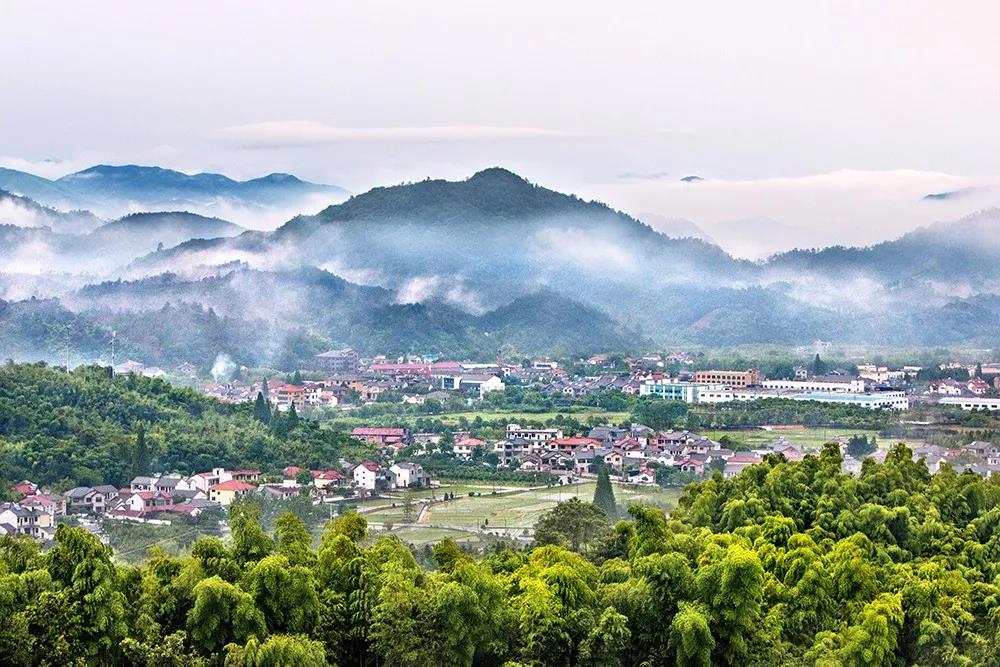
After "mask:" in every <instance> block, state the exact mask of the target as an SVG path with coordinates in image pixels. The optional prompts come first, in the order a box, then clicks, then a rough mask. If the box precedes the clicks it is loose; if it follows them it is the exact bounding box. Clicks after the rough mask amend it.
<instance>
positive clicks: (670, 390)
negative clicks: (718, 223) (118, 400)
mask: <svg viewBox="0 0 1000 667" xmlns="http://www.w3.org/2000/svg"><path fill="white" fill-rule="evenodd" d="M818 356H819V355H817V360H818ZM695 361H696V359H695V357H694V356H693V355H690V354H686V353H671V354H667V355H660V354H654V355H648V356H642V357H625V358H623V359H621V360H615V359H613V358H611V357H609V356H608V355H593V356H591V357H589V358H586V359H579V360H575V363H574V364H573V366H572V367H571V368H570V369H569V370H567V368H564V367H563V366H562V365H560V362H558V361H554V360H552V359H524V360H523V361H522V362H521V363H509V362H505V361H504V359H503V357H502V355H498V358H497V360H496V361H495V362H471V361H431V360H426V359H424V358H422V357H418V356H410V357H406V358H399V359H396V360H387V359H386V358H385V356H384V355H383V356H376V357H373V358H370V359H365V358H363V357H361V356H360V355H359V354H358V353H357V352H356V351H354V350H351V349H343V350H330V351H328V352H325V353H322V354H320V355H317V356H316V358H315V364H314V367H313V368H312V369H311V370H310V371H306V372H307V373H309V374H311V375H321V376H323V377H322V379H308V380H299V381H298V382H291V381H287V380H285V379H270V380H267V381H266V382H265V381H263V380H259V381H249V382H244V381H238V380H232V381H222V382H219V381H215V382H211V383H208V384H205V385H202V391H203V392H204V393H206V394H207V395H210V396H213V397H215V398H218V399H220V400H223V401H229V402H235V403H242V402H245V401H249V400H253V399H254V398H255V397H256V396H257V394H258V393H261V394H262V395H263V396H264V397H265V398H266V399H267V400H269V401H270V402H271V403H272V404H273V405H274V406H275V407H276V408H277V409H278V410H282V411H284V410H288V409H290V408H291V407H292V406H294V407H295V408H296V410H298V411H300V412H301V411H302V410H304V409H309V408H311V407H321V406H322V407H328V408H339V409H340V410H351V409H352V408H354V407H357V406H359V405H366V404H371V403H378V402H382V401H386V400H389V399H391V400H396V401H398V402H399V403H400V404H403V405H417V406H422V405H425V404H428V402H436V404H437V405H439V406H441V407H449V406H450V407H458V408H461V407H462V406H463V405H466V406H467V405H472V404H474V402H475V401H477V400H479V399H483V398H485V397H486V396H487V395H488V394H491V393H494V392H504V390H505V389H506V388H507V387H508V386H516V387H520V388H522V389H526V390H527V389H530V390H534V391H538V392H539V393H540V394H542V395H545V396H550V397H555V398H556V399H562V400H564V401H566V400H572V399H573V398H575V397H582V396H587V395H592V394H595V393H599V392H620V393H622V394H628V395H633V396H640V397H647V396H648V397H652V398H661V399H665V400H678V401H683V402H685V403H691V404H699V403H700V404H718V403H730V402H739V401H755V400H765V399H785V400H793V401H815V402H820V403H829V404H839V405H853V406H859V407H863V408H867V409H871V410H892V411H898V412H901V411H905V410H907V409H909V408H910V407H911V405H912V404H940V405H942V406H947V407H956V408H961V409H963V410H989V411H992V410H1000V362H984V363H978V364H962V363H957V362H949V363H944V364H940V365H939V367H937V368H935V369H925V368H923V367H921V366H901V367H898V368H889V367H887V366H885V365H881V364H876V363H863V364H859V365H857V366H856V367H854V368H850V369H845V368H839V367H834V368H830V369H824V370H823V371H822V372H817V369H815V368H814V369H810V368H808V367H806V366H801V365H800V366H794V367H790V368H789V369H788V372H786V373H782V374H781V376H776V377H770V378H769V377H765V376H763V375H762V374H761V372H760V371H759V370H757V369H754V368H750V369H735V370H733V369H730V370H715V369H700V370H695V369H691V368H687V367H689V366H693V365H694V364H695ZM141 366H142V365H141V364H137V362H129V364H128V365H125V366H123V367H122V368H121V369H119V370H120V372H140V373H147V371H146V369H145V368H144V367H141ZM670 369H674V370H673V371H671V370H670ZM929 371H933V374H934V375H937V376H941V377H938V378H936V379H930V380H926V379H922V378H921V376H922V375H928V374H930V373H929ZM156 373H162V370H160V369H155V372H154V374H156ZM299 375H301V374H299Z"/></svg>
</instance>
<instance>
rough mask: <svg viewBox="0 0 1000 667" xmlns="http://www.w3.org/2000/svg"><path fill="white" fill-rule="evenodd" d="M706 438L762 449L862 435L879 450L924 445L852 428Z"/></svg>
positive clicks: (750, 432) (717, 434)
mask: <svg viewBox="0 0 1000 667" xmlns="http://www.w3.org/2000/svg"><path fill="white" fill-rule="evenodd" d="M701 434H702V435H704V436H705V437H707V438H711V439H713V440H718V439H719V438H721V437H722V436H724V435H726V436H729V437H730V438H731V439H733V440H735V441H737V442H740V443H743V445H745V446H746V447H749V448H752V447H762V446H764V445H767V444H769V443H772V442H774V441H775V440H777V439H778V438H782V439H784V440H787V441H788V442H791V443H793V444H796V445H801V446H803V447H809V448H812V449H820V448H821V447H822V446H823V445H824V444H826V443H827V442H830V441H831V440H833V439H834V438H835V437H837V436H842V437H845V438H849V437H851V436H852V435H864V436H868V437H873V436H874V437H875V438H876V440H877V441H878V445H879V447H880V448H881V449H888V448H889V447H891V446H892V445H894V444H896V443H897V442H904V443H906V444H907V445H909V446H910V447H911V448H912V447H919V446H921V445H923V444H924V442H923V441H922V440H918V439H914V438H883V437H881V436H879V434H878V432H877V431H869V430H864V429H852V428H805V429H799V430H775V431H765V430H763V429H754V430H746V431H701Z"/></svg>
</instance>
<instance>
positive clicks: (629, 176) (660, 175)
mask: <svg viewBox="0 0 1000 667" xmlns="http://www.w3.org/2000/svg"><path fill="white" fill-rule="evenodd" d="M618 178H620V179H622V180H628V181H631V180H636V181H662V180H663V179H665V178H670V172H669V171H654V172H650V173H645V174H644V173H639V172H635V171H625V172H622V173H620V174H618Z"/></svg>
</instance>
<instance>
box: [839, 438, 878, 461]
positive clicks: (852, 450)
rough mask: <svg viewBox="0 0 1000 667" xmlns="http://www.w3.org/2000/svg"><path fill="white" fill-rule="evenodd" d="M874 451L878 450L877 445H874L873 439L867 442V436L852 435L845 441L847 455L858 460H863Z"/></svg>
mask: <svg viewBox="0 0 1000 667" xmlns="http://www.w3.org/2000/svg"><path fill="white" fill-rule="evenodd" d="M876 449H878V445H876V443H875V438H874V437H872V439H871V441H869V440H868V436H865V435H852V436H851V437H850V438H849V439H848V440H847V454H848V455H849V456H852V457H854V458H856V459H858V460H861V459H863V458H865V457H866V456H868V455H869V454H871V453H872V452H874V451H875V450H876Z"/></svg>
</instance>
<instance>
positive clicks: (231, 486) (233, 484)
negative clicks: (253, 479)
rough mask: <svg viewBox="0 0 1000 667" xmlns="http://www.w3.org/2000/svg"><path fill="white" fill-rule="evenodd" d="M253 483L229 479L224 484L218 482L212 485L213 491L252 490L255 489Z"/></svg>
mask: <svg viewBox="0 0 1000 667" xmlns="http://www.w3.org/2000/svg"><path fill="white" fill-rule="evenodd" d="M255 488H257V487H255V486H254V485H253V484H247V483H246V482H240V481H239V480H235V479H232V480H229V481H228V482H223V483H222V484H216V485H214V486H212V487H211V489H210V490H211V491H251V490H253V489H255Z"/></svg>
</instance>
